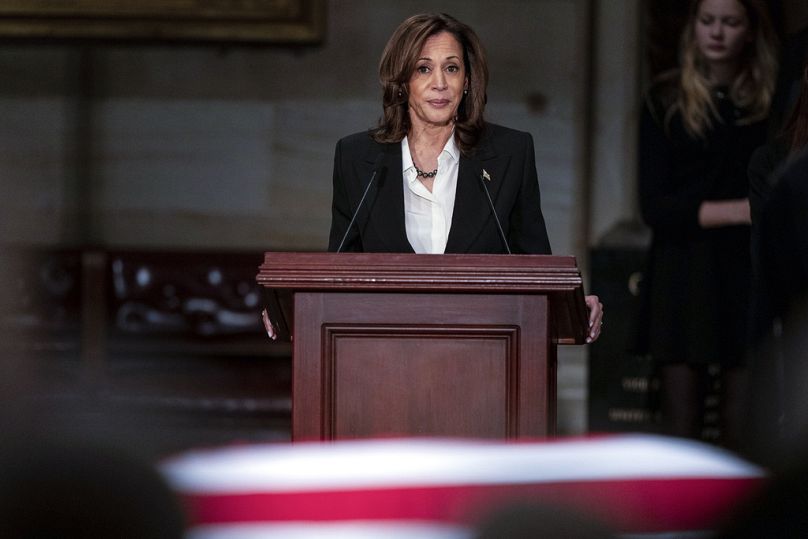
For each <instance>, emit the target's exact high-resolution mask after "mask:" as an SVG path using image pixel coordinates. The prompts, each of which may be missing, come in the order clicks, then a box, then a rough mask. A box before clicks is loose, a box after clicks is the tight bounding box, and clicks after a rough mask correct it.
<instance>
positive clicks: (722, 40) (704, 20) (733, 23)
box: [695, 0, 750, 64]
mask: <svg viewBox="0 0 808 539" xmlns="http://www.w3.org/2000/svg"><path fill="white" fill-rule="evenodd" d="M695 33H696V44H697V46H698V49H699V51H700V52H701V54H702V55H703V56H704V58H705V59H706V60H707V62H708V63H710V64H719V63H732V62H735V61H737V60H738V59H739V58H740V56H741V52H743V48H744V46H745V45H746V43H747V42H748V41H749V37H750V32H749V19H748V18H747V16H746V8H745V7H744V6H743V4H741V3H740V2H739V1H738V0H703V1H702V2H701V4H700V5H699V10H698V13H697V14H696V25H695Z"/></svg>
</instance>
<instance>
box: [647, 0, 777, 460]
mask: <svg viewBox="0 0 808 539" xmlns="http://www.w3.org/2000/svg"><path fill="white" fill-rule="evenodd" d="M766 9H767V8H766V6H765V4H763V2H760V1H758V0H698V1H695V2H693V3H692V5H691V9H690V12H689V16H688V21H687V24H686V26H685V28H684V31H683V34H682V38H681V44H680V67H679V69H677V70H676V71H674V72H670V73H666V74H664V75H663V76H661V77H660V79H659V80H657V81H655V83H654V85H653V86H652V88H651V89H650V90H649V92H648V94H647V97H646V100H645V106H644V110H643V113H642V120H641V126H640V137H641V138H640V163H639V165H640V167H639V198H640V207H641V211H642V216H643V219H644V220H645V222H646V223H647V224H648V225H649V226H650V227H651V229H652V232H653V240H652V245H651V250H650V254H649V261H648V264H649V265H648V271H647V279H646V286H647V287H646V289H645V292H646V307H647V316H646V317H644V323H645V324H647V327H646V328H644V329H645V335H646V337H647V339H648V341H647V344H648V349H649V351H650V353H651V354H652V356H653V357H654V359H655V361H657V362H658V364H659V366H660V376H661V378H660V381H661V387H660V400H661V406H662V415H663V421H664V425H665V427H666V429H667V432H668V433H670V434H674V435H678V436H686V437H693V438H698V437H700V435H701V430H702V424H701V418H702V417H703V407H702V403H703V391H702V389H703V386H702V382H703V381H704V380H706V376H705V372H706V368H707V366H708V365H710V364H720V365H721V368H722V370H721V372H722V377H721V387H722V392H721V403H722V408H721V412H722V413H721V416H722V418H721V425H722V427H721V428H722V436H723V441H724V443H726V444H727V445H733V443H734V439H735V438H736V436H737V425H738V422H739V421H740V417H739V416H740V409H741V408H740V404H741V392H742V390H743V383H744V376H743V374H744V365H745V349H746V344H747V328H748V319H749V314H748V311H749V309H748V304H749V286H750V279H751V277H750V275H751V261H750V254H749V232H750V229H749V224H750V210H749V199H748V182H747V175H746V169H747V163H748V160H749V157H750V155H751V153H752V151H753V150H754V149H755V148H756V147H757V146H759V145H761V144H763V142H764V139H765V134H766V125H765V119H766V117H767V114H768V110H769V106H770V103H771V98H772V94H773V90H774V84H775V78H776V69H777V67H776V65H777V60H776V58H777V54H776V45H775V36H774V32H773V30H772V27H771V23H770V21H769V18H768V13H767V11H766Z"/></svg>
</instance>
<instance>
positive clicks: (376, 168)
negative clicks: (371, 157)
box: [336, 152, 384, 253]
mask: <svg viewBox="0 0 808 539" xmlns="http://www.w3.org/2000/svg"><path fill="white" fill-rule="evenodd" d="M382 161H384V152H379V155H377V156H376V160H375V161H374V162H373V175H372V176H371V177H370V181H369V182H368V185H367V187H365V192H364V193H362V198H360V199H359V204H357V205H356V210H354V212H353V215H352V216H351V222H350V223H348V228H346V229H345V234H343V236H342V241H341V242H339V247H337V251H336V252H338V253H339V252H342V246H343V245H345V240H346V239H348V234H349V233H350V232H351V227H352V226H353V224H354V221H356V216H357V215H359V210H360V209H362V204H363V203H364V202H365V197H367V196H368V191H370V186H371V184H373V180H375V179H376V174H377V173H378V172H379V167H380V166H381V164H382Z"/></svg>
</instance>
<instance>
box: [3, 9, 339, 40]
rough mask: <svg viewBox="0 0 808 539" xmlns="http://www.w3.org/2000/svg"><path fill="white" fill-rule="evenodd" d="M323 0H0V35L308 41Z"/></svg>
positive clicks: (318, 29)
mask: <svg viewBox="0 0 808 539" xmlns="http://www.w3.org/2000/svg"><path fill="white" fill-rule="evenodd" d="M325 11H326V0H0V37H5V38H28V39H100V40H140V41H213V42H245V43H289V44H311V43H318V42H320V41H322V40H323V39H324V37H325Z"/></svg>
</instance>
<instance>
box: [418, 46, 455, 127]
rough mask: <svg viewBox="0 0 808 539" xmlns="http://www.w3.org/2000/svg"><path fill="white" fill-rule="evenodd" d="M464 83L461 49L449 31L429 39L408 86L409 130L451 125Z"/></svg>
mask: <svg viewBox="0 0 808 539" xmlns="http://www.w3.org/2000/svg"><path fill="white" fill-rule="evenodd" d="M466 84H467V74H466V71H465V67H464V64H463V47H461V46H460V43H458V41H457V39H455V37H454V36H453V35H452V34H450V33H449V32H441V33H439V34H435V35H434V36H431V37H430V38H428V39H427V40H426V42H425V43H424V47H423V48H422V49H421V54H420V55H419V57H418V62H417V63H416V66H415V71H414V72H413V74H412V75H411V76H410V80H409V83H408V85H407V86H408V93H409V98H408V104H409V115H410V122H411V124H412V127H413V128H418V127H426V126H428V125H429V126H445V125H449V124H451V122H453V121H454V118H455V116H456V114H457V108H458V107H459V106H460V102H461V100H462V99H463V90H464V89H465V88H466Z"/></svg>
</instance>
